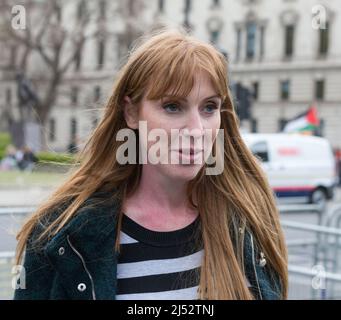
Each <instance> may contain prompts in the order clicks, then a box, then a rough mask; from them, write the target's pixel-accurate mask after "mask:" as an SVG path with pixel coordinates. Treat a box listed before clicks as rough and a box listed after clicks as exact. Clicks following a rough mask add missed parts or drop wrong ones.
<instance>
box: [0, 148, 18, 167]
mask: <svg viewBox="0 0 341 320" xmlns="http://www.w3.org/2000/svg"><path fill="white" fill-rule="evenodd" d="M16 152H17V150H16V148H15V147H14V146H13V145H8V146H7V148H6V152H5V156H4V157H3V159H2V160H1V162H0V169H1V170H3V171H7V170H13V169H17V158H16Z"/></svg>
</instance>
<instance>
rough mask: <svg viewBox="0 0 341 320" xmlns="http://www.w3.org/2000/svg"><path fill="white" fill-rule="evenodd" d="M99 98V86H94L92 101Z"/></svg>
mask: <svg viewBox="0 0 341 320" xmlns="http://www.w3.org/2000/svg"><path fill="white" fill-rule="evenodd" d="M100 99H101V87H100V86H96V87H95V88H94V102H98V101H99V100H100Z"/></svg>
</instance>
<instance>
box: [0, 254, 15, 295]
mask: <svg viewBox="0 0 341 320" xmlns="http://www.w3.org/2000/svg"><path fill="white" fill-rule="evenodd" d="M13 265H14V252H11V251H8V252H7V251H6V252H0V300H8V299H12V297H13V288H12V281H11V280H12V277H13V274H12V267H13Z"/></svg>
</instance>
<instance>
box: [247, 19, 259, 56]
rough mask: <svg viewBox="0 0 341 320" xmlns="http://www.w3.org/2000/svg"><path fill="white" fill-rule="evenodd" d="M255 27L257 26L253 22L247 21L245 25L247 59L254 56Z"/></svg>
mask: <svg viewBox="0 0 341 320" xmlns="http://www.w3.org/2000/svg"><path fill="white" fill-rule="evenodd" d="M256 29H257V26H256V24H255V23H254V22H249V23H248V24H247V26H246V58H247V59H248V60H250V59H253V58H254V56H255V46H256Z"/></svg>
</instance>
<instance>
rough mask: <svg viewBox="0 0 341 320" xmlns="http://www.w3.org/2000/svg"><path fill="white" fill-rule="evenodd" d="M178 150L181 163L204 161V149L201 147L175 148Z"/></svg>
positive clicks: (199, 162)
mask: <svg viewBox="0 0 341 320" xmlns="http://www.w3.org/2000/svg"><path fill="white" fill-rule="evenodd" d="M173 151H175V152H177V153H178V154H179V155H180V164H181V163H185V164H192V163H195V164H201V162H202V154H203V150H201V149H197V150H195V149H178V150H173Z"/></svg>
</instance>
